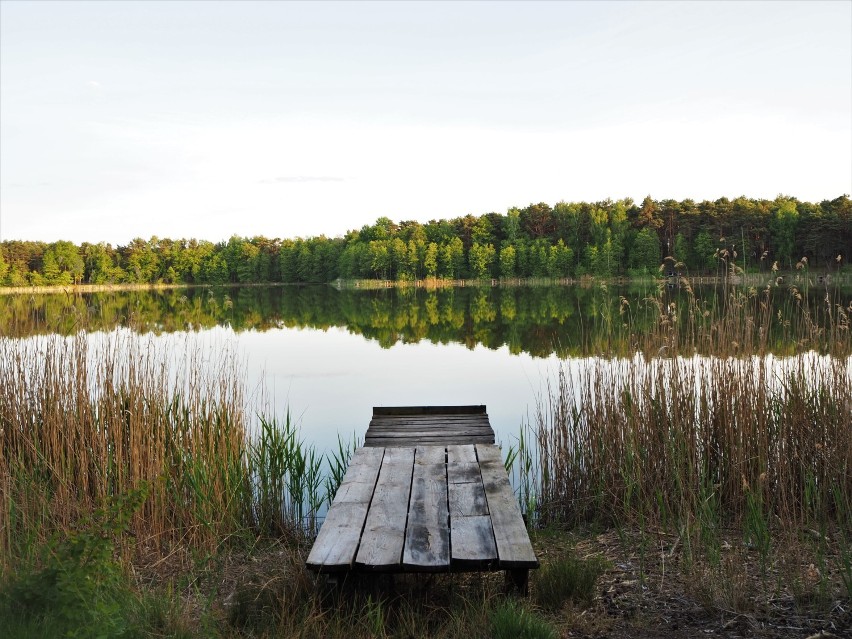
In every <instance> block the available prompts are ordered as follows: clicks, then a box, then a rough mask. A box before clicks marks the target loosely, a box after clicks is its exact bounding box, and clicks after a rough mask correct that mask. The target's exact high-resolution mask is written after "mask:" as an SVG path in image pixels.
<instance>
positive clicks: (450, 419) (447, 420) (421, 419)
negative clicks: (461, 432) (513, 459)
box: [370, 415, 490, 424]
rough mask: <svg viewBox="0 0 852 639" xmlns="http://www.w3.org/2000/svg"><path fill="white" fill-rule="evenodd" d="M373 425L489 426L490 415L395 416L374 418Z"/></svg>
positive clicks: (371, 421)
mask: <svg viewBox="0 0 852 639" xmlns="http://www.w3.org/2000/svg"><path fill="white" fill-rule="evenodd" d="M370 423H371V424H457V423H467V424H489V423H490V422H489V420H488V415H394V416H392V417H373V418H372V419H371V420H370Z"/></svg>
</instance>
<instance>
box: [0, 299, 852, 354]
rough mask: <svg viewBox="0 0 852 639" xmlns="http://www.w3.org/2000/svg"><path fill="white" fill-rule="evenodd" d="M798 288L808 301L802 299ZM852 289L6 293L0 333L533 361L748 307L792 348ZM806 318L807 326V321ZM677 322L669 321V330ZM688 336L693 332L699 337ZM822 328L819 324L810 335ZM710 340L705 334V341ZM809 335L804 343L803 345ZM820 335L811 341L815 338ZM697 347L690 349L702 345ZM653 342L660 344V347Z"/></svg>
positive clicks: (627, 342)
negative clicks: (283, 335) (420, 349)
mask: <svg viewBox="0 0 852 639" xmlns="http://www.w3.org/2000/svg"><path fill="white" fill-rule="evenodd" d="M797 294H798V295H799V298H797V297H796V295H797ZM849 298H850V295H849V294H844V293H843V292H841V291H837V290H828V289H825V288H821V289H811V290H810V292H809V293H807V292H806V293H805V294H804V295H802V293H801V290H800V289H791V288H789V287H770V288H766V289H759V290H755V289H746V288H742V289H722V288H716V287H709V286H708V287H702V288H697V289H695V290H694V291H693V290H692V289H686V288H684V287H680V286H678V287H672V286H665V285H664V286H661V287H660V288H657V287H656V286H655V285H654V284H653V283H648V284H646V285H644V286H635V287H622V288H618V287H606V286H600V285H596V286H589V287H582V286H531V287H520V286H513V287H468V288H442V289H437V290H434V289H433V290H426V289H423V288H404V289H393V288H391V289H379V290H357V289H355V290H353V289H347V290H337V289H335V288H333V287H331V286H304V287H243V288H223V289H170V290H165V291H132V292H116V293H91V294H79V295H71V294H60V295H17V296H9V297H3V298H0V335H4V336H12V337H26V336H30V335H36V334H49V333H60V334H71V333H75V332H77V331H79V330H85V331H103V330H106V331H109V330H112V329H114V328H116V327H127V328H131V329H132V330H134V331H137V332H140V333H154V334H163V333H173V332H197V331H203V330H206V329H211V328H214V327H217V326H219V327H228V328H230V329H231V330H233V331H234V332H236V333H243V332H247V331H259V332H264V331H269V330H271V329H279V328H312V329H319V330H327V329H329V328H333V327H337V328H343V329H345V330H346V331H348V332H349V333H352V334H354V335H359V336H361V337H363V338H365V339H367V340H369V341H373V342H376V343H378V344H379V345H380V346H381V347H382V348H389V347H391V346H393V345H395V344H399V343H402V344H411V343H419V342H422V341H427V342H431V343H433V344H451V343H454V344H462V345H464V346H465V347H467V348H469V349H472V348H474V347H476V346H477V345H481V346H485V347H487V348H489V349H498V348H502V347H506V348H508V350H509V352H511V353H513V354H519V353H527V354H530V355H532V356H534V357H548V356H550V355H552V354H556V355H558V356H559V357H562V358H564V357H581V356H588V355H599V354H604V355H620V356H629V355H631V354H632V353H634V352H635V351H636V350H637V349H641V348H642V347H643V345H645V344H646V343H648V342H647V340H648V336H651V335H654V334H655V333H656V334H658V335H659V336H661V337H662V338H664V339H668V336H667V335H665V334H664V333H665V331H666V330H668V331H670V332H671V331H672V327H677V326H686V325H687V324H689V322H692V326H691V328H690V330H689V331H685V330H681V331H680V332H678V333H677V334H676V335H675V339H678V340H684V339H687V338H689V339H692V340H693V341H694V345H695V348H696V349H697V350H699V351H702V350H703V347H702V345H703V344H704V343H705V342H707V341H708V340H704V341H702V340H701V339H699V338H696V335H697V333H699V332H700V331H702V330H706V331H707V332H708V336H709V332H710V331H711V330H712V324H713V322H714V321H717V320H719V319H720V318H725V317H726V315H727V316H729V315H732V310H735V311H737V312H738V313H739V314H740V316H741V317H740V320H741V321H742V322H744V323H747V324H748V323H750V324H752V325H753V324H755V322H763V324H765V326H764V327H763V328H762V329H760V330H762V331H764V333H765V334H763V335H761V337H760V339H761V340H762V341H761V347H762V349H763V350H765V351H769V352H774V353H777V354H788V353H791V352H793V351H795V350H796V349H797V348H798V347H800V346H801V345H802V344H803V343H804V344H805V345H806V346H807V347H808V348H814V347H819V345H817V344H814V343H812V337H813V336H812V335H810V334H805V333H806V332H807V331H808V330H809V329H808V327H813V326H820V327H822V326H825V325H826V323H830V322H831V321H833V320H832V318H831V317H829V316H828V314H829V313H835V314H836V309H837V307H838V306H839V307H840V308H845V306H848V304H849ZM805 320H806V321H805ZM667 324H668V325H667ZM690 332H691V333H692V334H691V335H690ZM811 332H812V331H811ZM699 337H700V336H699ZM803 340H805V341H804V342H803ZM808 340H810V342H808ZM692 345H693V344H692V342H691V343H690V344H689V346H692ZM651 346H659V345H654V344H652V345H651Z"/></svg>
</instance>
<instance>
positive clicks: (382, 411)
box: [373, 404, 485, 415]
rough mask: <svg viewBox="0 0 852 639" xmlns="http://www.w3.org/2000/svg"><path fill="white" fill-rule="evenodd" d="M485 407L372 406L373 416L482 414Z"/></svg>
mask: <svg viewBox="0 0 852 639" xmlns="http://www.w3.org/2000/svg"><path fill="white" fill-rule="evenodd" d="M484 412H485V406H483V405H481V404H479V405H471V406H374V407H373V415H434V414H441V413H484Z"/></svg>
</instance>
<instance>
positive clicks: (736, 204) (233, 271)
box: [0, 195, 852, 287]
mask: <svg viewBox="0 0 852 639" xmlns="http://www.w3.org/2000/svg"><path fill="white" fill-rule="evenodd" d="M851 258H852V200H850V198H849V196H848V195H843V196H841V197H838V198H836V199H834V200H824V201H822V202H819V203H811V202H802V201H799V200H798V199H796V198H794V197H788V196H778V197H777V198H775V199H774V200H766V199H749V198H746V197H739V198H737V199H734V200H729V199H727V198H721V199H718V200H715V201H702V202H697V203H696V202H694V201H693V200H689V199H686V200H682V201H676V200H653V199H652V198H651V197H650V196H648V197H646V198H645V199H644V200H643V201H642V203H641V204H637V203H634V202H633V200H631V199H629V198H627V199H621V200H616V201H613V200H605V201H603V202H595V203H587V202H574V203H566V202H558V203H556V204H555V205H553V206H550V205H549V204H546V203H543V202H542V203H538V204H530V205H529V206H527V207H525V208H511V209H509V210H508V211H507V212H506V213H505V214H501V213H486V214H484V215H480V216H478V217H477V216H475V215H472V214H469V215H465V216H464V217H458V218H455V219H449V220H448V219H440V220H431V221H429V222H427V223H425V224H424V223H420V222H415V221H401V222H394V221H392V220H391V219H389V218H387V217H380V218H378V219H377V220H376V222H375V224H372V225H365V226H363V227H362V228H361V229H358V230H350V231H348V232H347V233H346V234H345V235H344V236H343V237H334V238H328V237H325V236H319V237H311V238H291V239H279V238H275V239H269V238H266V237H263V236H259V237H251V238H247V237H240V236H238V235H234V236H233V237H231V238H230V239H229V240H227V241H221V242H218V243H213V242H210V241H205V240H197V239H177V240H173V239H163V238H158V237H156V236H154V237H151V238H150V239H148V240H145V239H142V238H136V239H133V240H132V241H130V243H128V244H127V245H124V246H115V247H113V246H112V245H111V244H108V243H103V242H101V243H96V244H93V243H87V242H84V243H82V244H81V245H80V246H77V245H76V244H74V243H72V242H69V241H57V242H52V243H45V242H35V241H26V240H6V241H3V242H0V286H6V287H21V286H52V285H63V286H64V285H71V284H100V285H110V284H187V285H192V284H254V283H322V282H331V281H334V280H337V279H345V280H352V279H377V280H396V281H410V280H420V279H429V278H439V279H449V280H454V279H455V280H457V279H489V278H540V277H544V278H546V277H551V278H581V277H583V276H593V277H612V276H631V277H641V276H647V275H655V274H658V273H660V271H661V270H663V269H664V271H665V274H674V273H680V274H682V275H714V274H720V273H723V272H731V271H735V272H740V271H743V272H769V271H773V270H781V271H789V270H793V269H795V268H802V267H804V266H807V267H809V268H817V269H821V270H824V271H827V272H835V271H837V270H839V269H841V268H843V267H844V266H845V265H846V264H848V263H849V260H850V259H851Z"/></svg>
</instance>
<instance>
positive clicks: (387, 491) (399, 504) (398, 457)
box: [355, 448, 414, 570]
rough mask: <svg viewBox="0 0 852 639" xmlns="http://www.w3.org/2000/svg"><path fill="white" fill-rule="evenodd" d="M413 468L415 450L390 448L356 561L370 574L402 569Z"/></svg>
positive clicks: (371, 504) (385, 458)
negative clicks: (372, 571)
mask: <svg viewBox="0 0 852 639" xmlns="http://www.w3.org/2000/svg"><path fill="white" fill-rule="evenodd" d="M413 467H414V449H413V448H389V449H387V450H386V451H385V456H384V459H383V461H382V468H381V471H380V472H379V479H378V481H377V483H376V490H375V493H374V494H373V500H372V502H371V503H370V511H369V513H368V514H367V521H366V523H365V524H364V532H363V533H362V535H361V543H360V545H359V547H358V554H357V555H356V557H355V565H356V566H359V567H364V568H367V569H370V570H388V569H392V568H398V567H399V565H400V562H401V560H402V547H403V544H404V542H405V523H406V516H407V513H408V500H409V495H410V493H411V473H412V469H413Z"/></svg>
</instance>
